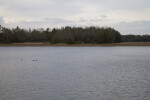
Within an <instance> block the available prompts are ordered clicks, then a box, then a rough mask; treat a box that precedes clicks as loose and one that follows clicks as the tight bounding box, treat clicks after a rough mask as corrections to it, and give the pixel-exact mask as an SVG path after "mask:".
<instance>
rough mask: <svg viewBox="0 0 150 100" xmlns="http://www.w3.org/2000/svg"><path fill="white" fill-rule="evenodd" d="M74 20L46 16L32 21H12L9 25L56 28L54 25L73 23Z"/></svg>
mask: <svg viewBox="0 0 150 100" xmlns="http://www.w3.org/2000/svg"><path fill="white" fill-rule="evenodd" d="M73 23H74V22H72V21H70V20H66V19H63V18H44V19H42V20H32V21H27V20H24V21H19V22H12V23H11V24H10V25H9V27H16V26H19V27H21V28H47V27H50V28H54V27H61V26H67V25H73Z"/></svg>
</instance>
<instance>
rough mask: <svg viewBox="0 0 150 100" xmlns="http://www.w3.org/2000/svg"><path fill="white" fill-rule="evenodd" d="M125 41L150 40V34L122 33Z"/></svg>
mask: <svg viewBox="0 0 150 100" xmlns="http://www.w3.org/2000/svg"><path fill="white" fill-rule="evenodd" d="M122 41H123V42H150V35H122Z"/></svg>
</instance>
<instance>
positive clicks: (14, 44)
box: [0, 42, 150, 47]
mask: <svg viewBox="0 0 150 100" xmlns="http://www.w3.org/2000/svg"><path fill="white" fill-rule="evenodd" d="M0 46H4V47H5V46H6V47H9V46H47V47H49V46H50V47H59V46H64V47H92V46H97V47H99V46H106V47H107V46H108V47H109V46H150V42H122V43H105V44H85V43H80V44H66V43H57V44H51V43H45V42H25V43H10V44H0Z"/></svg>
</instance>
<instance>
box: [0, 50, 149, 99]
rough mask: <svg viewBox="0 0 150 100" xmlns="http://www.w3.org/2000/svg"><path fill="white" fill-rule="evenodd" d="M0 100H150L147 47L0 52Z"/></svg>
mask: <svg viewBox="0 0 150 100" xmlns="http://www.w3.org/2000/svg"><path fill="white" fill-rule="evenodd" d="M0 100H150V47H0Z"/></svg>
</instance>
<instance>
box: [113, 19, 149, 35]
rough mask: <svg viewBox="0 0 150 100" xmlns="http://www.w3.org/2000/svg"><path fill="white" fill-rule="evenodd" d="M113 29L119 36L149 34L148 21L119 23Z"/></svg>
mask: <svg viewBox="0 0 150 100" xmlns="http://www.w3.org/2000/svg"><path fill="white" fill-rule="evenodd" d="M114 27H115V28H116V29H117V30H118V31H120V32H121V34H141V35H142V34H150V20H147V21H145V20H143V21H133V22H120V23H119V24H117V25H114Z"/></svg>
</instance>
